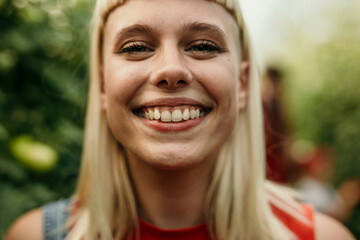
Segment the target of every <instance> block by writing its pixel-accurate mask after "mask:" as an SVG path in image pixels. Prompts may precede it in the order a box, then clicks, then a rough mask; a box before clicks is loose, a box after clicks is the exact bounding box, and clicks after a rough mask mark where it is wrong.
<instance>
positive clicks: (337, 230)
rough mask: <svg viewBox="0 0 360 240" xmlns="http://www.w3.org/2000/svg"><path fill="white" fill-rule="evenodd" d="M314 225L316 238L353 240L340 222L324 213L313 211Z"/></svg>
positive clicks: (319, 239)
mask: <svg viewBox="0 0 360 240" xmlns="http://www.w3.org/2000/svg"><path fill="white" fill-rule="evenodd" d="M314 225H315V236H316V239H317V240H338V239H342V240H355V237H354V236H352V234H351V233H350V231H349V230H347V229H346V228H345V227H344V226H343V225H342V224H341V223H340V222H338V221H337V220H335V219H333V218H331V217H328V216H326V215H324V214H321V213H315V216H314Z"/></svg>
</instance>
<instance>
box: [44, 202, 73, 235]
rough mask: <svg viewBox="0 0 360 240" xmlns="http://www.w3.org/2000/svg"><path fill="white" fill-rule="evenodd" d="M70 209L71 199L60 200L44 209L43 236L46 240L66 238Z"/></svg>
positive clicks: (45, 206)
mask: <svg viewBox="0 0 360 240" xmlns="http://www.w3.org/2000/svg"><path fill="white" fill-rule="evenodd" d="M70 208H71V200H70V199H64V200H59V201H57V202H52V203H49V204H46V205H44V206H43V207H42V212H43V235H44V239H45V240H64V239H65V238H66V235H67V233H68V227H67V220H68V218H69V214H70Z"/></svg>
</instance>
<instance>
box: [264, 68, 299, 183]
mask: <svg viewBox="0 0 360 240" xmlns="http://www.w3.org/2000/svg"><path fill="white" fill-rule="evenodd" d="M283 84H284V83H283V73H282V71H281V70H280V68H278V67H275V66H269V67H268V68H267V70H266V73H265V77H264V79H263V81H262V88H261V90H262V102H263V109H264V126H265V143H266V163H267V178H268V179H270V180H273V181H276V182H280V183H289V181H290V180H291V177H292V176H293V174H292V173H293V167H292V166H293V164H292V162H293V161H292V160H291V155H290V154H289V149H290V148H289V145H290V144H289V143H290V141H291V139H290V138H291V136H290V135H291V133H290V124H289V120H288V116H287V109H286V106H285V105H284V102H285V100H284V95H283V88H284V85H283Z"/></svg>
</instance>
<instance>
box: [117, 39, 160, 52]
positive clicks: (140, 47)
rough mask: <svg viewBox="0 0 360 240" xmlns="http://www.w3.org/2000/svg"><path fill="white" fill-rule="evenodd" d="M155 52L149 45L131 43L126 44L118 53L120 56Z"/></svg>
mask: <svg viewBox="0 0 360 240" xmlns="http://www.w3.org/2000/svg"><path fill="white" fill-rule="evenodd" d="M153 51H154V50H153V49H152V48H151V47H150V46H148V44H145V43H138V42H130V43H126V44H124V45H123V46H122V47H121V48H120V49H119V50H118V51H117V53H120V54H129V55H130V54H135V55H138V54H142V53H147V52H153Z"/></svg>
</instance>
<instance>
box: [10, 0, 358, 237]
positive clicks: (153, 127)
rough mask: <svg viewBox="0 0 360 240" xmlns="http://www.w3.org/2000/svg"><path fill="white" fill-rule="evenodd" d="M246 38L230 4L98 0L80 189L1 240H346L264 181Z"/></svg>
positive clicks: (333, 225)
mask: <svg viewBox="0 0 360 240" xmlns="http://www.w3.org/2000/svg"><path fill="white" fill-rule="evenodd" d="M246 34H247V30H246V26H245V23H244V22H243V20H242V14H241V10H240V6H239V5H238V2H237V1H236V0H228V1H216V2H215V1H214V2H212V1H204V0H171V1H169V0H151V1H150V0H129V1H125V2H122V1H115V0H99V1H97V3H96V7H95V10H94V15H93V35H92V45H91V46H92V47H91V66H90V68H91V79H90V90H89V102H88V109H87V119H86V127H85V139H84V152H83V159H82V167H81V173H80V178H79V182H78V188H77V190H76V192H75V194H74V196H73V198H71V199H67V200H60V201H58V202H54V203H50V204H48V205H46V206H44V207H43V208H41V209H36V210H33V211H31V212H29V213H27V214H25V215H24V216H22V217H20V218H19V219H18V220H17V221H16V222H15V223H14V224H13V226H12V227H11V228H10V230H9V232H8V235H7V237H6V240H17V239H29V240H31V239H38V240H40V239H65V238H66V239H76V240H78V239H85V240H87V239H91V240H92V239H103V240H108V239H117V240H122V239H141V240H154V239H156V240H161V239H163V240H165V239H182V240H186V239H187V240H190V239H192V240H195V239H196V240H201V239H203V240H210V239H219V240H240V239H241V240H255V239H256V240H263V239H271V240H288V239H300V240H313V239H319V240H331V239H333V240H338V239H343V240H347V239H349V240H351V239H354V238H353V236H352V235H351V234H350V233H349V232H348V231H347V230H346V228H344V227H343V226H342V225H341V224H340V223H338V222H337V221H335V220H333V219H332V218H329V217H327V216H325V215H322V214H319V213H316V212H314V211H313V209H312V208H311V207H309V206H307V205H303V204H299V203H298V202H295V201H294V199H293V197H292V196H291V191H290V190H289V189H283V188H282V187H281V186H278V185H276V184H274V183H273V182H270V181H266V180H265V143H264V132H263V121H262V119H263V118H262V108H261V96H260V81H259V76H258V73H257V66H256V61H255V59H254V58H253V54H252V51H251V49H250V45H249V44H250V43H249V42H248V38H247V35H246ZM190 114H191V115H190Z"/></svg>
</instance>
